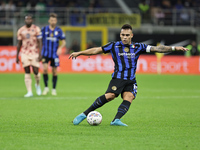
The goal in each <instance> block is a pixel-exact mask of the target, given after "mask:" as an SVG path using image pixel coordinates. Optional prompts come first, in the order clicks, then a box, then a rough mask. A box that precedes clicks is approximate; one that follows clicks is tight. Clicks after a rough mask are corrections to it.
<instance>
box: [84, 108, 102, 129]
mask: <svg viewBox="0 0 200 150" xmlns="http://www.w3.org/2000/svg"><path fill="white" fill-rule="evenodd" d="M101 121H102V115H101V114H100V113H99V112H98V111H91V112H90V113H89V114H88V115H87V122H88V123H89V124H90V125H92V126H95V125H99V124H100V123H101Z"/></svg>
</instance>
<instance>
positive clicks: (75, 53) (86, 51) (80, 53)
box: [69, 47, 103, 59]
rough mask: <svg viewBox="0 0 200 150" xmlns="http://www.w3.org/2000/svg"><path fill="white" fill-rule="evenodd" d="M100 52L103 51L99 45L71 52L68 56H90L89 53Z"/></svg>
mask: <svg viewBox="0 0 200 150" xmlns="http://www.w3.org/2000/svg"><path fill="white" fill-rule="evenodd" d="M101 53H103V49H102V48H101V47H94V48H90V49H87V50H84V51H80V52H73V53H71V55H70V56H69V59H70V58H72V59H73V58H75V59H76V57H78V56H80V55H85V56H90V55H96V54H101Z"/></svg>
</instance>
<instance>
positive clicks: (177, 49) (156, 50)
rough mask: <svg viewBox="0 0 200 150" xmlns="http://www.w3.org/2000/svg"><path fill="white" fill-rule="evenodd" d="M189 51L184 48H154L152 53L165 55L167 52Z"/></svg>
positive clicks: (161, 46) (160, 46) (162, 46)
mask: <svg viewBox="0 0 200 150" xmlns="http://www.w3.org/2000/svg"><path fill="white" fill-rule="evenodd" d="M188 50H189V49H187V48H184V47H182V46H164V45H159V46H152V47H151V52H159V53H165V52H172V51H188Z"/></svg>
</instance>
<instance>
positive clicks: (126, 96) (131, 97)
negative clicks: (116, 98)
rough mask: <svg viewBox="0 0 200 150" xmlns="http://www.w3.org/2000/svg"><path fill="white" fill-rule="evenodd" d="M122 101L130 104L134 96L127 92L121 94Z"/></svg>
mask: <svg viewBox="0 0 200 150" xmlns="http://www.w3.org/2000/svg"><path fill="white" fill-rule="evenodd" d="M123 99H124V100H128V101H130V102H132V100H134V99H135V96H134V95H133V94H132V93H130V92H127V93H124V94H123Z"/></svg>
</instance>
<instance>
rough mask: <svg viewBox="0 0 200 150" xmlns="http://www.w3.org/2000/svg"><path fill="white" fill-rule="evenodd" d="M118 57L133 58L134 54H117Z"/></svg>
mask: <svg viewBox="0 0 200 150" xmlns="http://www.w3.org/2000/svg"><path fill="white" fill-rule="evenodd" d="M118 56H127V58H135V53H118Z"/></svg>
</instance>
